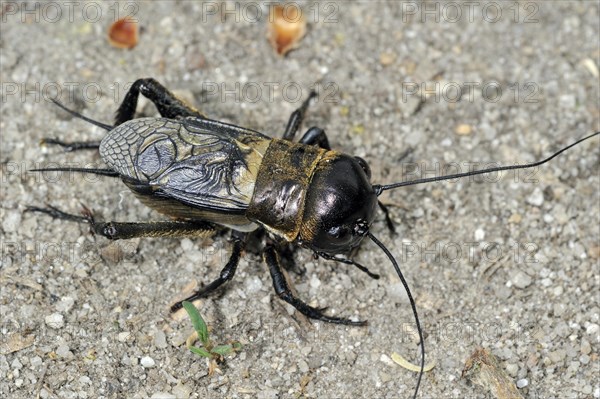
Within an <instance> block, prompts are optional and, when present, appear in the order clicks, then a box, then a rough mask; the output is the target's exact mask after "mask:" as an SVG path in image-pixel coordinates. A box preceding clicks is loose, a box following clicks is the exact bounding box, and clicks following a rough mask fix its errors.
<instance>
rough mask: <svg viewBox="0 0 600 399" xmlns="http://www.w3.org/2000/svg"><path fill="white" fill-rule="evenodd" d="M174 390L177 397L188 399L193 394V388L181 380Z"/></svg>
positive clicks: (178, 398)
mask: <svg viewBox="0 0 600 399" xmlns="http://www.w3.org/2000/svg"><path fill="white" fill-rule="evenodd" d="M172 392H173V395H175V396H176V397H177V399H187V398H189V396H190V395H191V394H192V388H191V387H189V386H187V385H184V384H182V383H181V382H180V383H178V384H177V385H175V386H174V387H173V390H172Z"/></svg>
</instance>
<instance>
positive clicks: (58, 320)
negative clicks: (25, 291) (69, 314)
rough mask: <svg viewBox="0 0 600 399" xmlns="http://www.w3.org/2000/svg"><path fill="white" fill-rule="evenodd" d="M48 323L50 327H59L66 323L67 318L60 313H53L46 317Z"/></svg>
mask: <svg viewBox="0 0 600 399" xmlns="http://www.w3.org/2000/svg"><path fill="white" fill-rule="evenodd" d="M44 321H45V322H46V325H47V326H48V327H50V328H55V329H59V328H62V327H63V326H64V325H65V318H64V317H63V315H61V314H60V313H52V314H51V315H49V316H46V318H45V319H44Z"/></svg>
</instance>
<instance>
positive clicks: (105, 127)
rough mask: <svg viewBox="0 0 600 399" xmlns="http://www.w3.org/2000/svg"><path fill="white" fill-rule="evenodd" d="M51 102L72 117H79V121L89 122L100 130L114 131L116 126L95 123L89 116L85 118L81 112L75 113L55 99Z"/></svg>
mask: <svg viewBox="0 0 600 399" xmlns="http://www.w3.org/2000/svg"><path fill="white" fill-rule="evenodd" d="M50 101H52V102H53V103H54V104H55V105H57V106H58V107H59V108H61V109H62V110H64V111H67V112H68V113H70V114H71V115H73V116H75V117H77V118H79V119H83V120H84V121H86V122H89V123H91V124H92V125H94V126H98V127H99V128H102V129H104V130H112V129H114V126H111V125H107V124H105V123H102V122H98V121H95V120H93V119H90V118H88V117H87V116H84V115H82V114H80V113H79V112H76V111H73V110H72V109H69V108H67V107H65V106H64V105H62V104H61V103H59V102H58V101H56V100H55V99H53V98H51V99H50Z"/></svg>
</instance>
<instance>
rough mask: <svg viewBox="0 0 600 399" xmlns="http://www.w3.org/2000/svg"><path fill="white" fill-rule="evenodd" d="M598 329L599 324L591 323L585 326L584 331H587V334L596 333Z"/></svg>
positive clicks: (599, 328)
mask: <svg viewBox="0 0 600 399" xmlns="http://www.w3.org/2000/svg"><path fill="white" fill-rule="evenodd" d="M599 330H600V326H598V324H596V323H591V324H590V325H589V326H587V328H586V329H585V332H586V333H588V334H589V335H594V334H598V331H599Z"/></svg>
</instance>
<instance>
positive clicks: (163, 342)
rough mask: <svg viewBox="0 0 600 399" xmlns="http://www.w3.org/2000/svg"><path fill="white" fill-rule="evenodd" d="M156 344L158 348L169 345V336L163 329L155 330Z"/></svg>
mask: <svg viewBox="0 0 600 399" xmlns="http://www.w3.org/2000/svg"><path fill="white" fill-rule="evenodd" d="M154 345H156V347H157V348H160V349H164V348H166V347H167V337H166V335H165V333H164V331H162V330H156V331H155V332H154Z"/></svg>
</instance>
